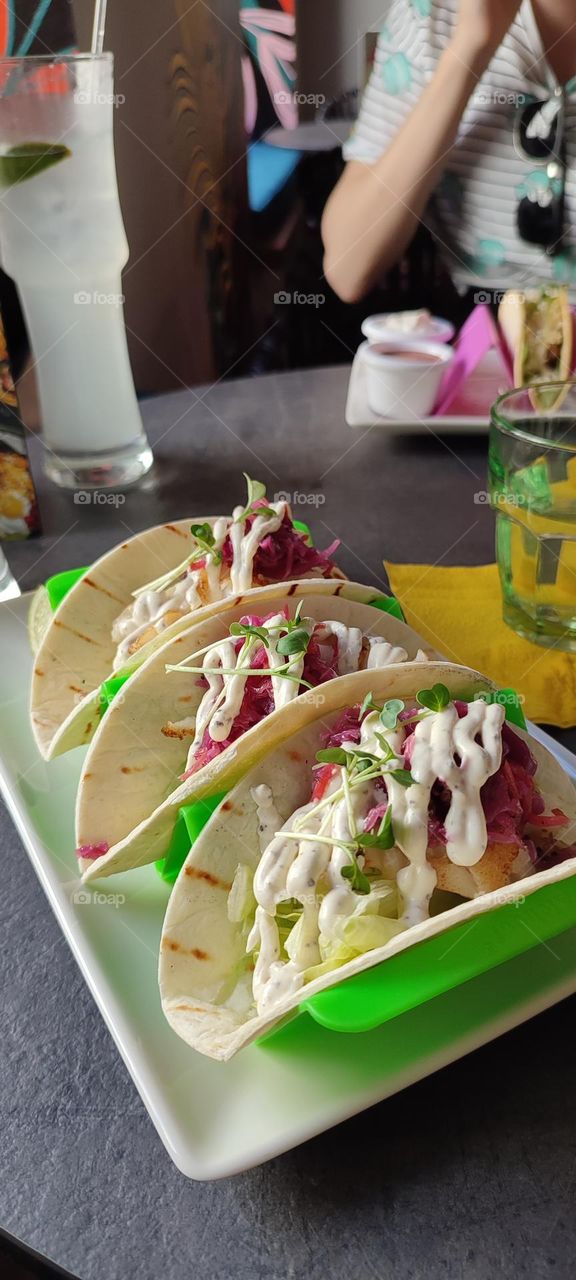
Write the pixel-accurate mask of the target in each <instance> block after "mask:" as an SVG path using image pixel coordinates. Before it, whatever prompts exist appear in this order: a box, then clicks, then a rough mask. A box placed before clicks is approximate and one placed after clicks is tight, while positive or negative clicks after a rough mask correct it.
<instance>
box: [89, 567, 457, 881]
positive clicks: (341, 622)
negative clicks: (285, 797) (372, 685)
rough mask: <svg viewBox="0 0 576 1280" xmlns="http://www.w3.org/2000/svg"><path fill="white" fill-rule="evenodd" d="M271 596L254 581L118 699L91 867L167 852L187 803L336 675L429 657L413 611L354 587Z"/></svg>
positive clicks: (100, 771)
mask: <svg viewBox="0 0 576 1280" xmlns="http://www.w3.org/2000/svg"><path fill="white" fill-rule="evenodd" d="M340 585H343V586H344V590H348V589H350V588H352V589H354V590H355V591H356V594H357V595H359V594H360V592H361V590H362V588H360V587H358V588H356V587H355V584H351V583H350V584H348V583H346V584H340ZM365 592H366V595H367V596H368V594H369V589H368V588H365ZM370 594H371V593H370ZM260 596H261V593H260V592H259V591H254V592H252V593H248V595H247V596H246V597H245V600H244V602H243V604H242V605H237V606H235V607H234V608H233V609H229V610H228V611H227V612H226V613H225V614H221V615H219V616H218V617H216V618H211V619H209V620H207V621H205V622H202V623H197V624H196V625H195V626H193V627H191V628H189V629H188V630H187V631H183V632H181V633H180V635H178V636H176V637H175V638H174V639H173V640H172V641H170V642H169V643H168V644H167V645H165V646H164V647H163V648H162V649H160V650H158V651H156V652H155V653H152V654H151V655H150V657H149V658H148V659H147V661H146V662H145V663H144V665H143V666H142V667H140V669H139V670H138V671H136V672H135V673H134V675H133V676H132V678H131V679H130V680H129V681H128V683H127V684H126V685H125V686H123V688H122V691H121V693H120V694H119V695H118V696H117V697H116V698H115V699H114V701H113V702H112V705H111V706H110V709H109V710H108V711H107V712H106V715H105V716H104V717H103V719H102V721H101V724H100V727H99V728H98V730H97V732H96V734H95V736H94V738H93V740H92V743H91V745H90V750H89V751H88V754H87V756H86V760H85V762H84V768H83V771H82V775H81V778H80V784H79V787H78V799H77V807H76V843H77V852H78V857H79V860H80V868H81V870H83V871H84V872H85V873H86V875H85V878H86V879H90V880H92V879H95V878H97V877H99V876H103V875H112V874H114V873H115V872H117V871H124V870H127V869H129V868H130V867H133V866H139V865H141V864H142V863H143V862H152V861H154V860H155V859H157V858H159V857H160V856H161V855H162V854H163V853H165V852H166V846H167V844H168V843H169V841H170V836H171V834H172V831H173V828H174V825H175V822H176V819H177V816H178V811H179V809H180V808H181V806H182V805H183V804H189V803H191V801H192V800H194V798H195V797H197V796H198V795H202V794H205V793H206V790H207V788H208V790H209V791H210V792H212V793H213V792H214V790H215V789H216V790H218V789H220V790H222V789H223V788H225V787H226V786H228V785H231V784H230V781H229V775H230V773H232V774H233V777H234V780H237V779H238V777H240V776H241V773H242V771H243V769H244V768H248V767H249V765H250V763H251V761H252V760H253V758H254V752H255V751H257V752H258V754H261V752H262V751H263V750H266V749H268V750H270V749H272V747H273V746H275V745H276V743H278V742H279V741H281V740H282V739H283V738H284V737H286V736H287V734H288V733H290V732H292V730H293V728H294V726H295V725H298V723H299V722H300V721H301V719H302V717H304V718H305V717H306V716H307V714H308V713H309V705H310V702H313V704H314V705H315V706H317V707H321V706H322V705H323V701H324V694H325V691H326V685H327V682H329V681H333V680H335V679H338V678H339V677H342V676H345V675H348V674H349V673H350V672H354V671H360V670H368V671H370V670H378V669H379V668H381V667H384V666H387V665H390V664H391V663H393V664H398V663H402V662H408V661H423V662H426V660H427V659H428V657H429V653H428V652H425V651H424V650H423V649H422V648H420V645H421V641H420V638H419V636H417V635H416V633H415V632H414V631H412V630H411V628H410V627H408V626H407V625H406V623H404V622H401V621H400V620H399V619H398V618H395V617H392V616H390V615H389V614H388V613H385V612H382V611H381V610H380V609H377V608H374V607H373V606H372V605H369V604H362V603H359V601H358V600H357V599H349V598H346V596H345V595H344V594H343V593H341V594H340V595H338V596H331V597H327V596H325V595H314V594H312V595H304V594H303V593H302V587H301V586H300V587H299V588H298V589H297V591H296V592H295V593H294V594H292V595H289V596H285V595H281V596H278V597H276V598H275V599H274V600H270V601H269V604H268V607H267V609H268V610H271V612H268V611H267V612H266V613H265V614H256V613H254V612H253V611H252V608H254V607H257V606H258V605H259V603H260ZM251 604H252V608H251V607H250V606H251ZM434 656H436V655H434ZM304 694H306V695H307V698H308V702H305V705H301V704H302V695H304ZM299 718H300V719H299ZM246 761H247V763H246Z"/></svg>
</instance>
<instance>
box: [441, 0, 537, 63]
mask: <svg viewBox="0 0 576 1280" xmlns="http://www.w3.org/2000/svg"><path fill="white" fill-rule="evenodd" d="M521 2H522V0H460V5H459V9H458V18H457V20H456V29H455V32H454V37H453V41H452V44H453V46H454V48H455V49H456V51H457V52H458V53H459V56H460V57H461V58H466V57H468V58H469V59H471V60H475V59H478V58H480V59H481V60H482V62H484V65H486V66H487V65H488V63H489V61H490V59H491V57H492V55H493V54H494V53H495V52H496V50H497V49H498V48H499V47H500V45H501V44H502V41H503V39H504V36H505V35H506V32H507V31H508V29H509V28H510V26H511V25H512V23H513V21H514V18H515V17H516V14H517V13H518V10H519V9H520V5H521Z"/></svg>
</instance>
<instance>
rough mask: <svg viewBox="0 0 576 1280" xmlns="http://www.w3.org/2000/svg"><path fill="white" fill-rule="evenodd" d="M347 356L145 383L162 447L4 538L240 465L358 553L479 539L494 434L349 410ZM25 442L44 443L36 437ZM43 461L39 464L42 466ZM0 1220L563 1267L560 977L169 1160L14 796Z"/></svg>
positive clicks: (5, 905)
mask: <svg viewBox="0 0 576 1280" xmlns="http://www.w3.org/2000/svg"><path fill="white" fill-rule="evenodd" d="M346 378H347V370H345V369H329V370H328V369H326V370H322V369H321V370H316V371H313V372H307V373H305V374H300V373H290V374H284V375H281V376H278V375H273V376H269V377H266V378H261V379H255V380H252V381H245V382H228V383H225V384H220V385H219V386H217V387H215V388H213V389H211V390H209V391H207V390H206V389H198V390H197V391H190V392H180V393H177V394H174V395H169V396H163V397H161V398H158V399H156V400H151V401H149V402H147V403H145V405H144V415H145V421H146V425H147V428H148V432H149V435H150V439H151V442H152V443H153V445H154V446H155V452H156V458H157V464H156V472H155V476H154V479H153V481H151V482H150V484H149V486H148V487H147V488H146V489H142V490H139V491H134V492H132V493H131V494H129V495H127V497H126V501H125V503H124V504H123V505H122V506H119V507H114V506H111V505H108V504H103V503H100V504H94V503H90V504H84V505H82V504H78V503H75V502H74V501H73V497H72V495H66V494H61V493H57V492H56V491H55V490H53V489H52V490H49V489H48V488H47V487H46V486H45V485H44V484H43V483H42V480H41V479H39V488H40V499H41V505H42V514H43V520H44V529H45V533H44V535H43V537H42V538H41V539H40V540H37V541H35V542H33V543H29V544H22V545H18V546H17V545H14V544H11V545H10V546H9V547H8V548H7V550H8V556H9V559H10V562H11V564H12V567H13V570H14V572H15V573H16V575H17V577H18V579H19V581H20V582H21V585H22V586H23V588H24V589H27V588H30V587H33V586H35V585H36V584H37V583H38V582H40V581H41V580H42V579H43V578H45V577H46V576H48V574H49V573H50V572H55V571H57V570H58V569H61V568H64V567H70V566H72V565H74V564H82V563H86V562H89V561H91V560H93V559H94V558H95V557H96V556H97V555H98V554H100V553H101V552H103V551H104V550H105V549H106V548H107V547H109V546H111V545H112V544H113V543H114V542H116V541H118V540H119V539H120V538H124V537H125V536H126V535H127V531H137V530H139V529H141V528H143V527H144V526H146V525H150V524H153V523H155V522H156V521H160V520H163V519H165V518H167V517H169V518H177V517H183V516H186V515H188V514H191V515H201V514H207V515H212V514H216V513H217V512H222V511H228V510H230V508H231V507H232V505H233V504H234V503H235V502H236V501H238V500H239V498H240V497H241V491H240V488H239V476H240V473H241V472H242V471H243V470H245V471H248V472H249V473H250V474H251V475H253V476H257V477H260V478H262V479H264V480H266V481H267V482H268V491H269V494H270V495H273V494H274V493H277V492H280V491H286V492H289V493H290V494H294V493H295V492H296V493H298V494H304V495H311V496H312V497H313V498H314V499H317V498H318V496H319V497H320V498H321V499H324V501H322V502H321V503H317V505H313V504H310V503H306V504H303V503H300V502H299V501H298V500H296V502H295V510H296V511H299V512H300V513H301V514H302V516H303V517H304V518H306V519H307V520H308V522H309V523H310V525H311V527H312V529H313V532H314V534H315V538H316V540H317V542H318V544H324V545H326V544H327V542H329V541H330V540H331V539H332V537H333V536H334V535H336V534H337V535H339V536H340V537H341V538H342V542H343V545H342V552H341V555H340V563H341V564H342V566H343V568H344V569H345V570H346V572H347V573H348V574H349V575H350V576H351V577H355V578H358V579H363V580H365V581H370V582H374V583H376V584H381V583H382V582H383V575H382V570H381V561H382V558H383V556H386V557H387V558H389V559H391V560H412V561H422V562H425V563H432V562H440V563H443V564H450V563H452V564H455V563H461V564H476V563H480V562H486V561H488V560H489V559H491V558H492V539H493V529H492V515H491V512H490V511H489V509H488V508H487V507H486V506H485V505H482V504H478V503H477V502H475V501H474V495H475V494H476V493H478V492H482V491H483V490H485V488H486V440H485V439H483V438H478V437H475V438H473V439H468V440H464V439H459V438H454V437H452V438H450V439H449V440H448V441H447V442H445V443H442V442H441V441H438V440H436V439H434V438H433V437H432V436H428V437H426V438H424V439H423V440H420V439H418V440H416V439H415V438H414V437H412V436H411V437H407V438H404V439H400V438H395V439H393V438H391V437H389V436H387V435H386V433H385V432H383V431H382V430H381V429H375V430H372V431H371V432H367V433H363V432H358V433H352V432H351V431H349V429H348V428H347V427H346V425H345V423H344V418H343V406H344V400H345V389H346ZM37 457H38V445H37V444H35V446H34V449H33V460H36V459H37ZM36 472H37V473H38V467H36ZM0 849H1V854H2V864H3V868H4V875H3V894H2V915H3V946H2V950H1V961H0V964H1V968H2V971H3V972H2V979H3V981H2V990H3V1000H2V1004H3V1027H2V1034H1V1040H0V1044H1V1055H2V1058H3V1060H4V1061H3V1066H2V1072H1V1083H0V1104H1V1116H0V1132H1V1139H0V1150H1V1169H2V1173H1V1190H0V1197H1V1202H0V1226H2V1227H4V1228H5V1229H6V1230H8V1231H11V1232H12V1233H13V1234H14V1235H16V1236H18V1237H19V1238H20V1239H22V1240H24V1241H25V1242H26V1243H28V1244H29V1245H31V1246H32V1247H34V1248H36V1249H38V1250H39V1251H41V1252H42V1253H44V1254H46V1255H47V1256H48V1257H50V1258H52V1259H54V1260H55V1261H57V1262H58V1263H59V1264H60V1265H61V1266H63V1267H67V1268H69V1269H70V1270H71V1271H72V1272H73V1273H75V1274H76V1275H77V1276H79V1277H81V1280H101V1277H107V1278H108V1280H116V1278H118V1280H120V1278H122V1280H125V1278H127V1277H132V1276H134V1277H136V1276H137V1277H139V1278H140V1280H148V1278H150V1280H152V1278H153V1277H154V1278H155V1277H157V1276H161V1277H162V1280H180V1278H181V1277H187V1276H194V1278H195V1280H220V1278H222V1280H224V1278H228V1277H230V1276H232V1275H235V1276H238V1277H244V1276H245V1277H246V1280H259V1278H261V1280H287V1278H288V1277H290V1278H293V1280H299V1278H300V1277H302V1278H304V1277H306V1280H328V1278H329V1277H330V1280H349V1278H350V1277H353V1280H380V1277H382V1278H384V1277H385V1278H386V1280H387V1278H388V1277H394V1278H395V1280H397V1278H400V1280H404V1278H406V1280H408V1278H410V1280H412V1278H413V1280H419V1278H420V1277H426V1278H429V1277H431V1278H432V1280H435V1278H436V1277H443V1278H445V1277H447V1278H448V1280H452V1278H454V1280H460V1278H461V1277H471V1280H493V1277H495V1276H497V1277H518V1276H527V1277H530V1278H531V1280H532V1278H533V1277H539V1276H555V1277H556V1278H557V1280H558V1278H559V1277H569V1276H572V1275H573V1274H574V1254H575V1251H576V1221H575V1218H574V1213H573V1200H574V1186H575V1180H576V1090H575V1089H574V1086H573V1081H574V1072H575V1068H576V1058H575V1049H574V1045H575V1039H574V1035H573V1019H574V1013H575V1011H576V1001H575V1000H574V999H572V1000H569V1001H565V1002H564V1003H563V1004H562V1005H560V1006H558V1007H556V1008H555V1009H553V1010H550V1011H549V1012H548V1013H546V1014H543V1015H541V1016H540V1017H539V1018H537V1019H536V1020H534V1021H533V1022H532V1023H529V1024H527V1025H526V1026H524V1027H521V1028H520V1029H519V1030H517V1031H515V1032H513V1033H511V1034H509V1035H507V1036H505V1037H504V1038H503V1039H501V1040H499V1041H496V1042H495V1043H494V1044H492V1045H490V1046H488V1047H486V1048H485V1049H483V1050H480V1051H479V1052H477V1053H475V1054H473V1055H472V1056H470V1057H468V1058H466V1059H464V1060H463V1061H461V1062H460V1063H457V1064H456V1065H454V1066H452V1067H450V1068H448V1069H446V1070H444V1071H442V1072H440V1073H439V1074H438V1075H436V1076H433V1077H431V1078H430V1079H428V1080H426V1081H424V1082H423V1083H421V1084H419V1085H417V1086H414V1087H413V1088H411V1089H410V1090H408V1091H407V1092H405V1093H404V1094H401V1095H399V1096H397V1097H396V1098H392V1099H391V1100H389V1101H388V1102H385V1103H382V1104H381V1105H380V1106H378V1107H376V1108H374V1109H372V1110H371V1111H369V1112H367V1113H365V1114H363V1115H361V1116H359V1117H358V1118H356V1119H354V1120H351V1121H349V1122H348V1123H346V1124H345V1125H342V1126H340V1127H339V1128H338V1129H335V1130H332V1131H331V1132H330V1133H327V1134H325V1135H324V1136H322V1137H319V1138H316V1139H315V1140H314V1141H312V1142H310V1143H308V1144H307V1145H306V1146H304V1147H301V1148H299V1149H297V1150H296V1151H294V1152H291V1153H289V1154H288V1155H285V1156H283V1157H280V1158H278V1159H276V1160H274V1161H273V1162H272V1163H270V1164H268V1165H265V1166H263V1167H262V1168H260V1169H256V1170H254V1171H252V1172H250V1173H248V1174H244V1175H241V1176H239V1177H236V1178H233V1179H228V1180H225V1181H222V1182H218V1183H207V1184H199V1183H192V1182H188V1181H187V1180H186V1179H185V1178H184V1177H182V1175H181V1174H179V1173H178V1172H177V1170H176V1169H175V1168H174V1166H173V1165H172V1164H171V1162H170V1160H169V1158H168V1156H167V1154H166V1152H165V1151H164V1149H163V1147H162V1146H161V1144H160V1141H159V1139H158V1138H157V1136H156V1133H155V1131H154V1129H153V1127H152V1124H151V1122H150V1121H149V1119H148V1116H147V1114H146V1112H145V1110H144V1107H143V1105H142V1103H141V1101H140V1099H139V1097H138V1096H137V1094H136V1092H135V1089H134V1087H133V1085H132V1083H131V1081H130V1079H129V1077H128V1075H127V1073H126V1070H125V1068H124V1066H123V1064H122V1062H121V1060H120V1058H119V1056H118V1054H117V1052H116V1050H115V1048H114V1045H113V1043H112V1040H111V1039H110V1037H109V1035H108V1033H107V1031H106V1029H105V1027H104V1023H103V1022H102V1020H101V1018H100V1015H99V1013H98V1012H97V1010H96V1007H95V1005H94V1004H93V1002H92V1000H91V997H90V995H89V993H88V990H87V988H86V987H85V985H84V983H83V981H82V979H81V977H80V974H79V971H78V970H77V968H76V966H75V964H74V961H73V959H72V956H71V954H70V952H69V951H68V948H67V946H66V943H65V942H64V941H63V939H62V937H61V935H60V933H59V930H58V928H57V926H56V922H55V920H54V918H53V917H52V914H51V912H50V909H49V908H48V906H47V903H46V900H45V898H44V896H43V893H42V891H41V889H40V886H39V884H38V882H37V881H36V878H35V876H34V873H33V871H32V868H31V866H30V865H29V863H28V860H27V858H26V857H25V855H24V854H23V851H22V848H21V846H20V843H19V840H18V838H17V836H16V834H15V831H14V829H13V827H12V824H11V822H10V820H9V818H8V816H7V814H6V813H5V812H0Z"/></svg>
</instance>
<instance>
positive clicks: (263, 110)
mask: <svg viewBox="0 0 576 1280" xmlns="http://www.w3.org/2000/svg"><path fill="white" fill-rule="evenodd" d="M240 26H241V28H242V31H243V34H244V39H245V43H246V54H245V56H244V58H243V60H242V64H243V65H242V74H243V78H244V100H245V116H246V132H247V133H248V136H249V137H251V138H260V137H262V134H263V133H265V131H266V130H267V129H270V128H272V127H273V126H274V125H277V124H280V125H282V126H283V127H284V128H285V129H293V128H295V126H296V125H297V123H298V107H297V104H296V101H295V97H294V91H295V88H296V16H295V0H266V3H263V4H260V3H259V0H244V3H243V4H241V6H240Z"/></svg>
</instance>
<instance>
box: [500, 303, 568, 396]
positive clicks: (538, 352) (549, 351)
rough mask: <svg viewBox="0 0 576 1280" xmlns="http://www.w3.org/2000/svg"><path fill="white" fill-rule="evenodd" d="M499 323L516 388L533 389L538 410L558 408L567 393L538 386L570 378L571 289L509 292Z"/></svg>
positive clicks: (531, 392)
mask: <svg viewBox="0 0 576 1280" xmlns="http://www.w3.org/2000/svg"><path fill="white" fill-rule="evenodd" d="M498 321H499V324H500V328H501V329H502V332H503V334H504V337H505V339H506V343H507V346H508V349H509V351H510V355H511V356H512V360H513V368H514V384H515V386H517V387H529V395H530V400H531V402H532V404H533V406H534V408H535V409H538V410H540V411H541V412H547V411H552V410H554V409H558V408H559V407H560V405H561V403H562V400H563V399H564V396H565V394H566V391H565V390H562V391H557V390H556V389H555V388H551V387H549V386H548V387H545V386H542V388H540V387H539V385H538V384H539V383H543V384H544V383H551V382H565V381H566V379H567V378H569V377H570V371H571V369H572V346H573V322H572V312H571V310H570V302H569V298H568V290H567V289H566V288H564V287H553V286H550V285H548V286H543V287H542V288H540V289H528V290H527V291H526V292H525V293H522V292H519V291H516V290H509V292H508V293H505V294H504V297H503V299H502V302H501V303H500V306H499V308H498Z"/></svg>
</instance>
